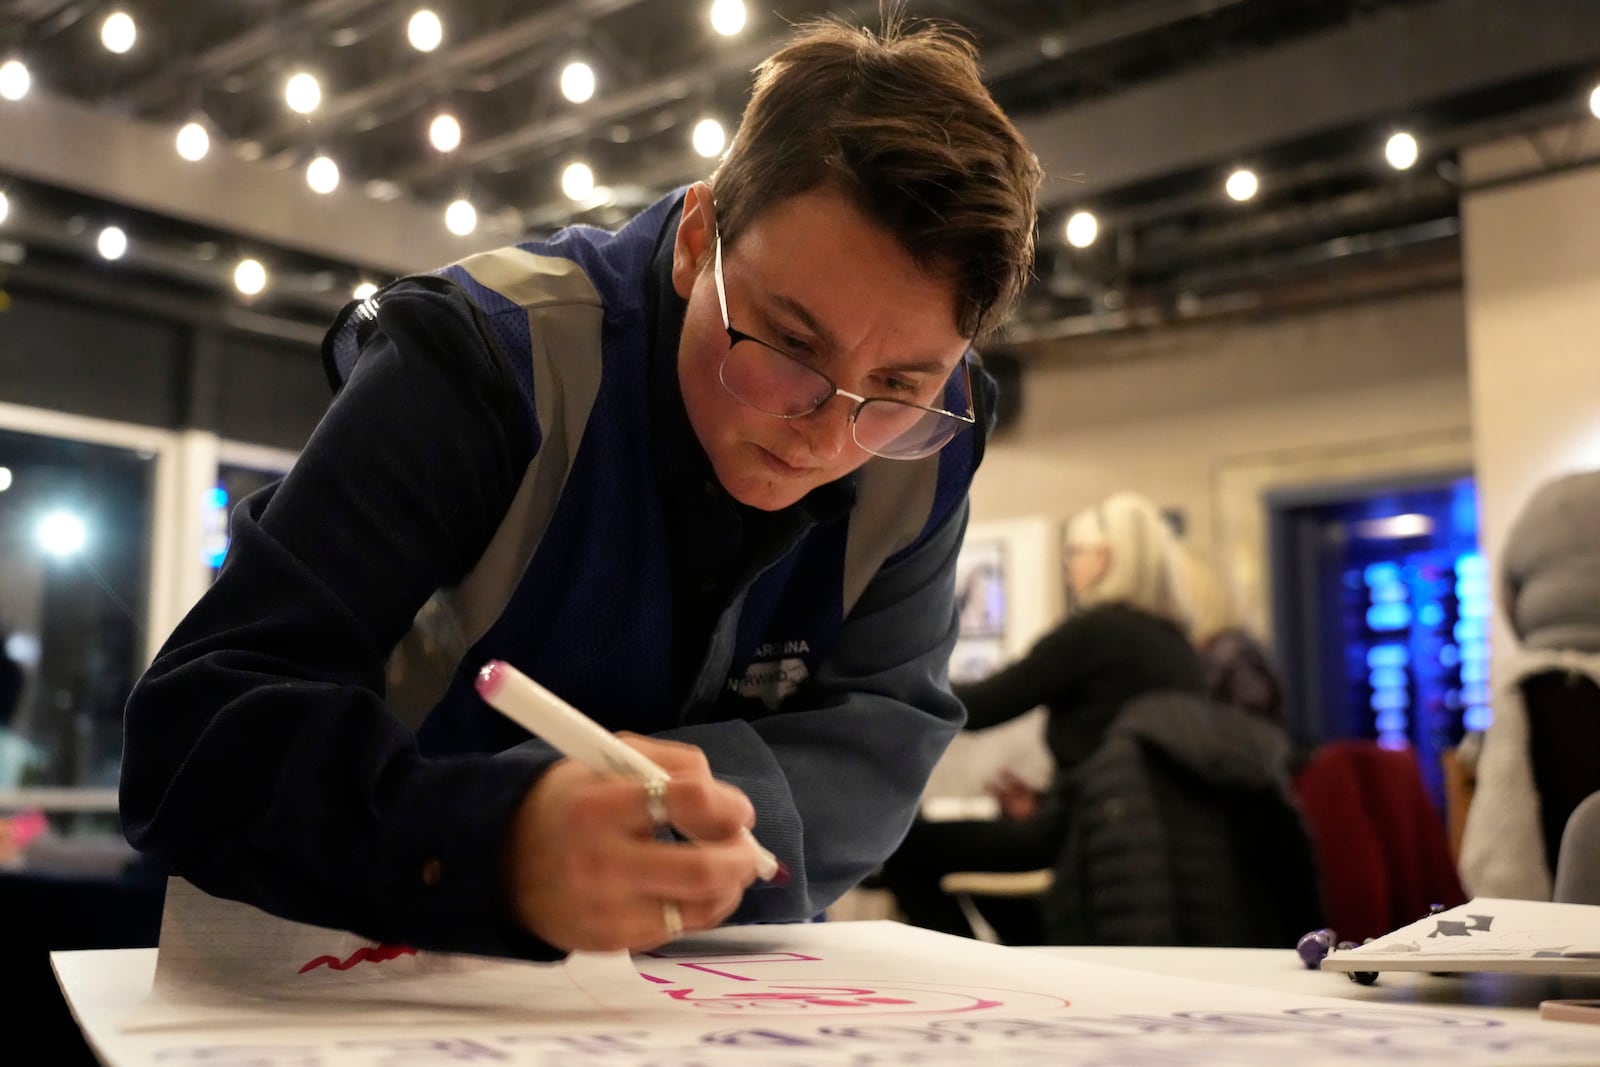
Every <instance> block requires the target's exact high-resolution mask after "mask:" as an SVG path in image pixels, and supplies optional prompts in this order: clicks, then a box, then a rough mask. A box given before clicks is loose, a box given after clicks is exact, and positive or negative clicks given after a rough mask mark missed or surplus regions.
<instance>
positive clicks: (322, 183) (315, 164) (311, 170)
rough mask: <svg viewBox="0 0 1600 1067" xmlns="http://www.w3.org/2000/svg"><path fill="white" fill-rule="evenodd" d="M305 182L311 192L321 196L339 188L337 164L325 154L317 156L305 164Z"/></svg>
mask: <svg viewBox="0 0 1600 1067" xmlns="http://www.w3.org/2000/svg"><path fill="white" fill-rule="evenodd" d="M306 184H307V185H309V186H311V191H312V192H313V193H320V194H322V195H323V196H326V195H327V194H329V193H331V192H333V191H334V190H335V189H337V188H339V164H337V163H335V162H334V161H333V160H331V159H329V158H328V157H327V156H318V157H317V158H316V159H313V160H312V161H311V162H310V163H307V164H306Z"/></svg>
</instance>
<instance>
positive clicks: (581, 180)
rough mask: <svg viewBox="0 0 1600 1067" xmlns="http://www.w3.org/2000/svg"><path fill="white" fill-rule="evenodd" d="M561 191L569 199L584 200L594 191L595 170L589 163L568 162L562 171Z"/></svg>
mask: <svg viewBox="0 0 1600 1067" xmlns="http://www.w3.org/2000/svg"><path fill="white" fill-rule="evenodd" d="M561 191H562V192H563V193H566V194H567V199H568V200H582V199H584V198H585V197H587V196H588V195H589V194H590V193H592V192H594V171H593V170H591V169H590V168H589V164H587V163H568V164H567V166H566V169H564V170H563V171H562V172H561Z"/></svg>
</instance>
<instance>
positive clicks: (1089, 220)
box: [1066, 211, 1100, 248]
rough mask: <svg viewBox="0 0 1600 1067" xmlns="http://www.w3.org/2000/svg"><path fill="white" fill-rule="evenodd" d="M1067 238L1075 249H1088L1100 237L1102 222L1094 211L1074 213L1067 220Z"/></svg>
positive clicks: (1068, 242)
mask: <svg viewBox="0 0 1600 1067" xmlns="http://www.w3.org/2000/svg"><path fill="white" fill-rule="evenodd" d="M1066 236H1067V244H1069V245H1071V246H1072V247H1073V248H1088V247H1089V246H1090V245H1092V244H1094V242H1095V238H1097V237H1099V236H1100V220H1099V219H1097V218H1095V217H1094V212H1092V211H1074V212H1073V213H1072V215H1071V217H1070V218H1068V219H1067V226H1066Z"/></svg>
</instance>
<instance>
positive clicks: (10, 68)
mask: <svg viewBox="0 0 1600 1067" xmlns="http://www.w3.org/2000/svg"><path fill="white" fill-rule="evenodd" d="M32 85H33V76H32V75H31V74H29V73H28V68H27V66H26V65H25V64H24V63H23V62H22V60H20V59H8V60H6V61H5V62H4V63H0V97H4V98H5V99H7V100H10V101H11V102H12V103H15V102H16V101H18V100H21V99H22V98H23V97H25V96H27V95H28V89H29V87H30V86H32Z"/></svg>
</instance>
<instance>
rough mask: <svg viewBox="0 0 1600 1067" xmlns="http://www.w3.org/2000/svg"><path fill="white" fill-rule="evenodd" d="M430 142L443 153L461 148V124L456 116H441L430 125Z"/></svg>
mask: <svg viewBox="0 0 1600 1067" xmlns="http://www.w3.org/2000/svg"><path fill="white" fill-rule="evenodd" d="M428 140H429V142H431V143H432V145H433V147H435V148H437V149H438V150H439V151H441V152H454V151H455V150H456V149H457V148H460V147H461V123H459V122H457V121H456V117H455V116H454V115H439V116H437V117H436V118H435V119H434V120H433V121H432V122H431V123H429V124H428Z"/></svg>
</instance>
